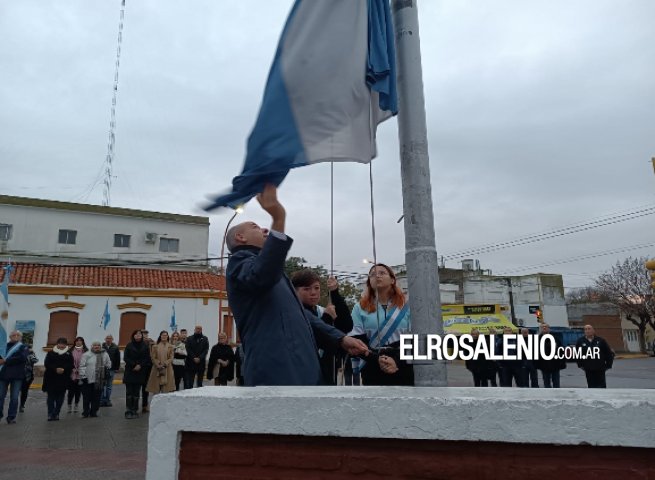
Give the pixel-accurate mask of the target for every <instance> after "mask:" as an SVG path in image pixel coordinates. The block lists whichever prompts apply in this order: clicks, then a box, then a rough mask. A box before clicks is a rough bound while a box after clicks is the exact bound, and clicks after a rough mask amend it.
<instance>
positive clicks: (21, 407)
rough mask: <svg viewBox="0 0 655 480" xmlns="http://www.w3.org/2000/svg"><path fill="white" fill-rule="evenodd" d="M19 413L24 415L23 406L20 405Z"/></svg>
mask: <svg viewBox="0 0 655 480" xmlns="http://www.w3.org/2000/svg"><path fill="white" fill-rule="evenodd" d="M18 411H19V412H20V413H25V405H21V406H20V408H19V409H18Z"/></svg>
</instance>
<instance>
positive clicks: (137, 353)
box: [0, 185, 614, 423]
mask: <svg viewBox="0 0 655 480" xmlns="http://www.w3.org/2000/svg"><path fill="white" fill-rule="evenodd" d="M257 200H258V202H259V204H260V205H261V206H262V208H263V209H264V210H265V211H266V212H267V213H268V214H269V215H270V216H271V219H272V224H271V228H270V229H267V228H262V227H260V226H259V225H257V224H256V223H254V222H243V223H240V224H238V225H235V226H234V227H232V228H231V229H230V230H228V231H227V232H226V236H225V241H226V246H227V248H228V250H229V251H230V252H231V255H230V259H229V261H228V266H227V271H226V286H227V295H228V298H229V301H230V307H231V309H232V311H233V314H234V318H235V321H236V325H237V329H238V331H239V334H240V338H241V344H240V345H239V346H238V347H237V348H236V350H233V348H232V346H230V345H229V344H228V337H227V335H226V334H225V333H220V334H219V337H218V343H217V344H216V345H214V346H213V347H212V348H211V351H210V348H209V341H208V339H207V337H206V336H204V335H203V333H202V327H201V326H196V327H195V328H194V332H193V334H192V335H187V331H186V330H185V329H182V330H180V331H179V332H177V331H175V332H172V334H169V332H167V331H166V330H163V331H161V332H160V333H159V336H158V337H157V340H153V339H151V338H150V337H149V335H148V333H149V332H148V331H147V330H135V331H134V332H132V335H131V336H130V340H129V342H128V344H127V345H126V346H125V350H124V353H123V363H124V372H123V383H124V384H125V391H126V392H125V395H126V398H125V404H126V410H125V418H126V419H134V418H138V416H139V404H140V405H141V409H140V412H141V413H146V412H148V411H149V406H148V400H149V395H150V394H161V393H167V392H172V391H176V390H179V389H180V388H184V389H189V388H197V387H202V386H203V380H204V379H205V376H206V378H207V379H208V380H214V384H215V385H227V383H228V382H230V381H232V380H234V379H235V378H236V384H237V385H245V386H258V385H287V386H292V385H308V386H311V385H337V384H345V385H358V384H360V382H361V383H362V384H364V385H381V386H385V385H404V386H413V385H414V369H413V366H412V364H411V363H409V362H407V361H404V360H401V359H400V336H401V335H402V334H406V333H410V332H411V317H410V311H409V306H408V303H407V301H406V298H405V295H404V294H403V292H402V290H401V289H400V288H399V287H398V285H397V281H396V276H395V273H394V272H393V270H392V269H391V268H390V267H389V266H387V265H384V264H382V263H377V264H375V265H373V267H372V268H371V269H370V271H369V274H368V278H367V280H366V287H365V291H364V293H363V295H362V297H361V299H359V301H358V302H357V303H356V304H355V306H354V308H353V309H352V311H351V310H350V309H349V308H348V306H347V305H346V302H345V300H344V299H343V297H342V296H341V294H340V293H339V285H338V282H337V280H336V279H335V278H333V277H330V278H329V279H328V280H327V287H328V290H329V302H328V305H326V306H325V307H323V306H320V305H319V300H320V298H321V287H320V280H321V279H320V278H319V277H318V276H317V275H316V273H315V272H313V271H312V270H301V271H299V272H296V273H295V274H294V275H293V276H292V278H291V279H289V278H288V277H287V276H286V275H285V273H284V264H285V260H286V257H287V253H288V251H289V249H290V248H291V245H292V243H293V240H292V239H291V238H290V237H289V236H287V235H286V234H285V233H284V229H285V221H286V211H285V209H284V207H283V206H282V204H281V203H280V202H279V201H278V199H277V189H276V188H275V186H273V185H267V186H266V187H265V188H264V190H263V191H262V193H260V194H259V195H258V196H257ZM489 333H490V334H495V333H496V332H494V331H493V330H491V329H490V331H489ZM503 333H506V334H509V333H512V329H511V328H508V329H507V330H506V331H505V332H503ZM521 333H522V334H523V335H526V336H527V335H529V334H530V333H529V331H528V330H527V329H522V331H521ZM471 334H472V336H473V337H475V338H476V339H477V338H479V336H480V332H479V331H478V330H477V329H473V330H472V332H471ZM540 335H551V333H550V331H549V326H548V325H546V324H544V325H543V327H542V331H541V332H540ZM495 338H496V340H495V341H496V345H495V350H496V351H502V350H503V343H504V342H505V340H506V339H507V338H509V337H504V336H503V335H498V336H496V337H495ZM554 338H555V337H554ZM20 340H21V333H20V332H18V331H14V332H12V333H11V335H10V341H9V343H8V344H7V350H6V352H7V353H6V355H5V357H4V358H0V418H2V414H3V412H4V401H5V397H6V395H7V392H8V391H10V392H11V395H10V402H9V409H8V413H7V422H8V423H15V421H16V413H17V410H18V409H19V406H18V405H19V395H20V410H21V411H22V410H23V409H24V407H25V400H26V398H27V392H28V390H29V386H30V384H31V382H32V380H33V378H34V373H33V367H34V364H35V363H36V362H37V361H38V359H37V358H36V356H35V355H34V352H32V350H31V349H30V348H29V347H27V346H26V345H24V344H23V343H22V342H21V341H20ZM555 343H556V347H559V346H561V344H560V343H559V340H557V338H555ZM577 346H578V347H579V348H581V349H586V351H590V350H592V349H596V348H597V349H598V350H599V351H600V353H601V355H600V358H596V359H594V358H590V359H585V360H579V361H578V366H579V367H580V368H583V369H584V370H585V373H586V377H587V383H588V386H589V387H590V388H604V387H605V386H606V382H605V372H606V370H608V369H609V368H611V367H612V361H613V358H614V352H612V350H611V348H610V347H609V345H608V344H607V342H606V341H605V340H604V339H602V338H600V337H598V336H596V335H595V332H594V329H593V327H592V326H591V325H587V326H585V335H584V337H582V338H580V340H579V341H578V343H577ZM208 356H209V358H208ZM44 364H45V374H44V378H43V386H42V389H43V391H44V392H46V393H47V406H48V421H57V420H59V416H60V412H61V409H62V407H63V404H64V400H65V399H67V404H68V413H76V412H78V411H79V408H80V407H79V403H80V399H81V400H82V407H81V408H82V412H81V413H82V417H84V418H88V417H97V416H98V410H99V409H100V407H111V406H112V402H111V395H112V384H113V380H114V377H115V375H116V373H117V372H118V371H119V369H120V368H121V358H120V352H119V349H118V346H117V345H116V344H115V343H114V341H113V337H112V336H111V335H108V336H107V337H106V338H105V342H104V343H101V342H99V341H94V342H92V343H91V349H89V348H88V347H87V346H86V343H85V340H84V338H82V337H77V338H75V340H74V341H73V345H72V346H69V344H68V341H67V339H66V338H59V339H58V340H57V344H56V345H55V346H54V347H53V348H52V350H51V351H50V352H48V354H47V355H46V358H45V362H44ZM466 368H467V369H468V370H470V371H471V373H472V375H473V383H474V385H475V386H476V387H484V386H488V385H491V386H497V385H500V386H504V387H511V386H512V385H513V384H515V385H516V386H517V387H527V386H531V387H538V386H539V379H538V371H541V372H542V378H543V383H544V387H547V388H550V387H553V388H558V387H559V386H560V378H559V372H560V370H562V369H563V368H566V363H565V362H563V361H562V360H555V359H553V360H539V361H536V362H535V361H530V360H510V359H507V360H505V359H503V360H500V361H493V360H491V359H487V358H485V357H484V356H483V355H480V356H478V357H477V358H476V359H474V360H468V361H467V362H466ZM235 369H236V373H235ZM496 378H498V381H496Z"/></svg>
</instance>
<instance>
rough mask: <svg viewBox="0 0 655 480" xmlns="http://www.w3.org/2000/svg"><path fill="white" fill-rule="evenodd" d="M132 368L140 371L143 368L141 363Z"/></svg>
mask: <svg viewBox="0 0 655 480" xmlns="http://www.w3.org/2000/svg"><path fill="white" fill-rule="evenodd" d="M132 370H134V371H135V372H138V371H139V370H141V365H136V366H135V367H134V368H133V369H132Z"/></svg>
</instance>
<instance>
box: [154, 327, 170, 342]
mask: <svg viewBox="0 0 655 480" xmlns="http://www.w3.org/2000/svg"><path fill="white" fill-rule="evenodd" d="M164 333H165V334H166V335H168V341H169V342H170V341H171V336H170V334H169V333H168V331H167V330H162V331H161V332H159V336H158V337H157V343H161V336H162V334H164Z"/></svg>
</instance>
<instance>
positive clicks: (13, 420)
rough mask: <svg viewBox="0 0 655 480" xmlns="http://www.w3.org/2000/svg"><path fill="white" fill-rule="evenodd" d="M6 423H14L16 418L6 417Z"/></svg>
mask: <svg viewBox="0 0 655 480" xmlns="http://www.w3.org/2000/svg"><path fill="white" fill-rule="evenodd" d="M7 423H8V424H9V425H11V424H12V423H16V419H15V418H8V419H7Z"/></svg>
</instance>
